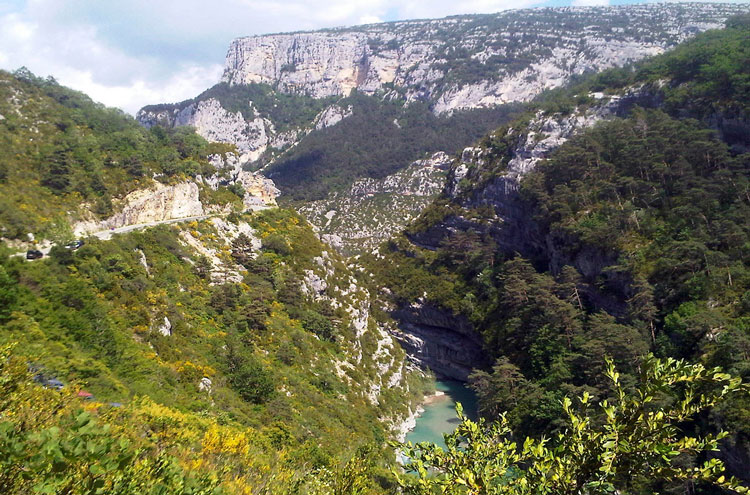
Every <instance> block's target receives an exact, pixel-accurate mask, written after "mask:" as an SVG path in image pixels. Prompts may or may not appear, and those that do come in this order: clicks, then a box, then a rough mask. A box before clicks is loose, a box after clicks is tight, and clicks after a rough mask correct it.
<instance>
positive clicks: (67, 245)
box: [65, 240, 83, 251]
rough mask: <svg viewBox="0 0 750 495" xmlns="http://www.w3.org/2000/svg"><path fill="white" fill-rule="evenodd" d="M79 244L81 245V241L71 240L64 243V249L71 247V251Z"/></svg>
mask: <svg viewBox="0 0 750 495" xmlns="http://www.w3.org/2000/svg"><path fill="white" fill-rule="evenodd" d="M81 246H83V241H81V240H77V241H73V242H70V243H68V244H66V245H65V248H66V249H72V250H73V251H75V250H76V249H78V248H79V247H81Z"/></svg>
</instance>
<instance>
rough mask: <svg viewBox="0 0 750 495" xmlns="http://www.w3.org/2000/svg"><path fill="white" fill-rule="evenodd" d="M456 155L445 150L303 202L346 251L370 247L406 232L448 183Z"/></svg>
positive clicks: (335, 243)
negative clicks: (381, 175) (447, 175)
mask: <svg viewBox="0 0 750 495" xmlns="http://www.w3.org/2000/svg"><path fill="white" fill-rule="evenodd" d="M451 163H452V158H451V157H450V156H448V155H447V154H445V153H443V152H438V153H434V154H433V155H432V156H430V157H428V158H425V159H423V160H417V161H415V162H414V163H412V164H411V165H410V166H409V167H407V168H406V169H404V170H402V171H400V172H397V173H395V174H392V175H389V176H387V177H384V178H383V179H370V178H367V179H360V180H358V181H355V182H354V184H352V185H351V186H350V187H349V189H348V190H346V191H341V192H334V193H332V194H330V195H329V196H328V197H327V198H325V199H322V200H318V201H310V202H308V203H305V204H304V205H302V206H301V207H300V208H299V211H300V213H302V214H303V215H305V217H307V219H308V221H309V222H310V223H312V224H313V225H314V226H315V227H316V228H317V229H318V231H319V232H320V233H321V238H322V239H323V240H324V241H325V242H327V243H329V244H330V245H332V246H333V247H335V248H336V249H337V250H338V251H340V252H342V253H344V254H358V253H362V252H366V251H369V250H371V249H373V248H375V247H377V246H378V245H379V244H380V243H382V242H384V241H386V240H387V239H389V238H390V237H392V236H393V235H394V234H397V233H398V232H400V231H401V230H402V229H403V228H404V227H405V226H406V225H407V224H408V222H410V221H411V220H413V219H414V218H416V217H417V216H418V215H419V213H420V212H421V211H422V209H424V208H425V207H426V206H427V205H428V204H429V203H430V202H431V201H432V200H433V199H434V198H435V197H436V196H437V195H438V193H440V191H441V190H442V189H443V186H444V184H445V175H446V169H447V168H448V167H449V166H450V164H451Z"/></svg>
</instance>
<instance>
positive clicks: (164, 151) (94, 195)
mask: <svg viewBox="0 0 750 495" xmlns="http://www.w3.org/2000/svg"><path fill="white" fill-rule="evenodd" d="M0 92H1V93H2V96H3V97H2V98H1V100H2V101H0V114H1V115H2V119H0V128H1V129H2V132H1V133H0V140H2V143H3V150H4V154H3V157H2V161H0V198H2V199H0V236H1V237H2V238H6V239H13V240H14V241H16V242H18V241H27V240H34V239H35V237H36V240H46V241H55V242H66V241H68V240H71V237H72V235H73V232H72V229H70V228H69V227H68V226H69V224H75V230H76V231H77V232H93V231H96V230H103V229H108V228H111V227H121V226H124V225H128V224H132V223H142V222H146V221H148V222H153V221H162V220H170V219H174V218H179V217H189V216H202V215H208V214H211V213H218V212H229V211H232V210H233V209H236V210H238V211H241V210H243V209H248V208H254V207H263V206H265V205H274V204H275V197H276V195H277V193H278V192H277V191H276V190H275V188H274V187H273V184H272V183H271V182H270V181H268V180H267V179H265V178H263V177H261V176H258V175H256V174H252V173H249V172H245V171H243V170H242V169H241V168H240V167H239V165H238V164H239V160H238V158H237V156H236V153H235V152H234V151H233V147H232V146H227V145H222V144H213V145H210V144H209V143H207V142H206V141H205V140H204V139H203V138H201V137H200V136H197V135H195V133H193V132H192V131H190V130H188V129H180V130H176V131H170V132H166V131H164V130H163V129H155V130H154V131H151V132H149V131H146V130H144V129H143V128H142V127H141V126H139V125H138V124H137V123H136V122H135V121H134V120H133V119H132V118H130V117H128V116H126V115H124V114H122V112H120V111H118V110H114V109H106V108H104V107H102V106H101V105H98V104H95V103H94V102H92V101H91V100H90V99H89V98H88V97H86V96H85V95H83V94H81V93H77V92H74V91H71V90H69V89H67V88H63V87H61V86H59V85H58V84H57V83H56V82H55V81H54V80H52V79H47V80H43V79H40V78H37V77H35V76H34V75H33V74H31V73H29V72H27V71H23V70H22V71H18V72H17V73H16V74H9V73H7V72H0ZM29 236H31V238H29ZM18 245H19V247H22V246H23V244H22V243H21V244H18Z"/></svg>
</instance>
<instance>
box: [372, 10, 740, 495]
mask: <svg viewBox="0 0 750 495" xmlns="http://www.w3.org/2000/svg"><path fill="white" fill-rule="evenodd" d="M728 25H729V27H728V28H727V29H725V30H722V31H715V32H708V33H705V34H703V35H700V36H698V37H696V38H695V40H693V41H691V42H689V43H686V44H685V45H684V46H681V47H679V48H678V49H676V50H675V51H673V52H670V53H668V54H665V55H663V56H660V57H657V58H655V59H653V60H650V61H647V62H644V64H642V65H641V66H639V67H638V68H637V69H636V70H632V69H627V70H622V71H620V70H618V71H610V72H608V73H605V74H603V75H600V76H596V77H595V78H594V79H593V80H592V81H587V82H585V83H582V84H581V85H579V86H578V87H577V88H574V89H571V90H568V91H567V92H565V91H563V92H559V93H556V94H554V95H546V99H545V101H544V102H542V103H541V109H542V110H545V109H546V111H547V112H549V113H550V114H552V113H554V112H560V111H563V112H566V111H570V109H572V108H574V107H576V106H581V105H594V104H595V103H594V102H593V100H591V99H590V97H589V96H588V94H589V92H590V91H593V90H596V91H601V92H603V93H605V94H606V93H612V94H617V93H618V92H619V91H621V90H622V88H625V87H629V86H632V85H641V84H644V83H646V84H653V86H651V89H652V90H654V91H656V92H657V93H658V94H659V95H660V96H659V97H657V98H654V99H653V100H652V101H654V100H655V101H658V102H660V103H659V106H660V107H661V108H663V110H643V109H635V110H633V111H631V112H630V113H629V114H628V115H627V116H624V118H619V119H614V120H612V121H610V122H604V123H600V124H599V125H598V126H596V127H594V128H593V129H590V130H588V131H585V132H582V133H581V134H580V135H578V136H577V137H574V138H573V139H571V140H570V141H568V142H567V143H565V144H564V145H563V146H561V147H560V148H559V149H558V150H557V151H555V152H554V153H552V154H551V155H550V156H549V157H548V158H547V159H546V160H543V161H542V162H540V163H539V164H538V165H537V166H536V169H535V170H534V171H533V172H531V173H530V174H529V175H528V176H526V177H525V178H524V179H523V180H522V182H521V191H520V194H519V196H518V197H516V198H515V199H512V200H509V201H514V203H512V204H511V205H509V206H507V208H508V209H507V210H505V211H503V215H504V217H503V220H498V217H497V210H496V209H495V208H496V207H497V206H496V205H493V204H492V202H491V201H486V198H487V197H488V196H487V194H486V192H485V191H484V188H486V187H489V186H490V185H491V184H493V183H494V181H496V180H497V181H500V180H503V177H504V176H505V173H506V172H505V171H506V166H507V163H508V161H509V159H510V158H511V156H512V155H511V153H512V150H513V146H514V145H515V143H517V142H518V140H519V139H520V138H519V136H521V135H523V132H524V122H523V121H522V120H519V121H517V122H514V123H513V124H512V128H513V131H510V130H509V128H503V129H500V130H499V131H497V132H495V133H493V134H492V135H490V136H489V137H488V138H487V139H485V140H484V142H483V143H482V148H483V149H484V150H485V152H486V154H484V155H483V159H484V160H485V162H484V163H481V164H479V165H473V166H474V167H476V169H475V170H473V171H470V172H469V179H464V181H463V183H462V186H461V188H460V193H459V194H457V195H456V196H455V197H449V196H447V195H445V196H444V197H442V198H440V199H438V201H437V202H436V203H435V204H434V205H433V206H432V207H430V208H429V209H428V210H427V211H426V212H425V213H424V215H423V216H422V218H421V219H419V220H418V221H417V222H416V223H415V225H414V226H413V227H412V228H411V229H410V230H409V238H406V237H402V238H400V239H394V240H393V241H391V242H390V243H387V244H386V245H384V246H383V247H382V248H381V250H380V253H379V255H378V256H376V257H373V259H372V260H371V263H372V266H373V267H374V270H375V273H376V277H377V278H378V280H379V281H380V283H382V284H383V285H385V286H387V287H389V288H390V289H391V290H392V291H393V294H394V298H395V300H396V302H397V303H398V304H406V305H408V304H411V303H412V302H414V301H417V300H419V301H421V303H423V304H424V303H430V304H433V305H437V306H440V307H442V308H444V309H445V310H446V311H450V312H453V313H455V314H460V315H464V316H466V317H467V318H468V319H469V320H470V321H471V322H472V323H473V325H474V327H475V328H476V329H477V331H478V332H479V333H480V334H481V335H482V337H483V338H484V342H485V349H486V352H487V353H488V354H489V355H490V356H492V358H493V359H494V365H493V366H492V367H491V368H490V369H486V370H477V371H476V372H475V373H474V375H473V376H472V379H471V382H472V386H473V387H474V388H475V390H476V391H477V393H478V395H479V400H480V410H481V412H482V413H483V415H484V416H485V417H487V418H490V419H491V418H496V417H497V415H498V414H500V413H502V412H504V411H507V413H505V414H506V415H505V421H506V422H507V424H508V425H509V426H510V427H511V428H512V429H513V431H514V432H515V433H516V434H520V435H530V436H533V437H535V438H539V437H540V436H541V435H543V434H544V435H554V434H556V433H557V432H561V431H564V429H565V427H566V426H565V425H566V423H565V420H564V418H565V415H564V411H563V408H562V406H561V404H563V399H564V397H565V396H573V395H575V396H580V395H583V394H590V395H591V396H592V397H595V398H596V400H600V401H601V400H611V397H612V396H613V393H614V391H613V389H612V388H611V384H609V383H608V382H606V381H602V380H601V376H602V372H603V371H604V370H605V369H606V363H605V356H611V358H612V359H613V360H614V362H615V363H616V365H617V367H618V370H619V371H620V373H621V375H620V380H621V381H622V382H623V383H624V384H626V386H631V385H633V384H634V383H636V382H637V377H638V376H639V374H640V372H641V371H642V367H643V365H644V361H643V360H642V356H644V355H645V354H646V353H647V352H649V351H651V352H653V353H655V354H656V355H658V356H661V357H677V358H686V359H688V360H690V361H698V362H701V363H704V364H705V365H706V366H710V367H713V366H721V367H723V368H724V369H726V370H727V371H729V372H731V373H732V374H736V375H739V376H741V377H744V378H746V377H747V370H748V369H749V368H748V354H747V352H745V351H744V349H746V348H747V342H748V340H747V339H748V330H749V328H750V327H748V322H750V316H749V315H750V305H748V295H749V294H750V264H749V259H748V257H747V253H748V252H749V251H750V224H748V218H750V196H748V195H747V191H748V188H749V187H750V154H749V153H747V152H746V149H745V148H743V146H741V145H740V146H738V141H737V140H736V139H735V138H734V137H733V135H731V134H729V133H727V132H724V129H723V128H722V125H721V118H717V115H718V116H721V115H725V114H723V113H722V112H727V114H726V115H729V117H731V119H733V120H734V121H735V122H736V123H737V125H741V124H742V122H743V121H744V122H745V123H746V119H747V114H746V113H743V112H744V111H745V110H743V105H745V104H746V101H745V98H744V94H745V91H746V88H745V86H746V82H747V77H748V74H747V71H748V67H750V65H748V64H747V63H745V59H746V57H747V52H746V48H744V47H743V48H740V47H739V44H741V40H747V39H748V34H749V31H748V30H749V29H750V26H749V25H748V24H747V22H746V20H745V19H742V18H740V19H734V20H732V21H730V22H729V23H728ZM743 46H744V45H743ZM717 73H722V74H725V76H726V77H721V78H716V77H714V75H715V74H717ZM620 77H623V78H624V79H620ZM608 78H613V79H614V80H616V81H617V82H616V83H612V84H610V85H607V84H605V81H607V80H608ZM721 81H724V83H726V84H724V83H721V84H719V83H720V82H721ZM542 115H543V114H542ZM686 117H694V118H699V119H701V120H700V121H697V120H692V119H690V118H686ZM708 125H714V126H715V127H716V128H718V130H719V132H717V130H716V129H710V128H707V127H708ZM740 144H741V143H740ZM509 211H510V212H511V213H510V214H509V213H508V212H509ZM514 212H515V213H514ZM519 212H520V213H519ZM513 214H517V215H518V216H517V217H512V215H513ZM509 217H510V218H509ZM520 224H523V225H524V229H525V230H523V232H524V236H525V237H524V242H517V243H516V244H513V242H514V241H513V240H512V239H511V238H509V237H506V236H508V235H513V233H512V232H513V230H512V229H513V228H517V227H518V226H519V225H520ZM438 233H439V234H438ZM429 235H441V236H442V241H441V243H440V245H439V246H438V248H437V249H435V250H428V249H424V248H420V247H419V244H420V241H421V240H422V239H427V236H429ZM409 239H412V240H414V241H415V242H411V241H410V240H409ZM431 242H432V241H431ZM427 244H429V243H427ZM423 245H426V244H423ZM508 246H511V247H510V248H509V247H508ZM394 266H395V267H397V268H396V269H394ZM748 410H750V403H749V402H748V397H747V394H739V395H735V396H732V397H731V398H729V399H728V400H727V401H726V402H724V403H723V404H722V405H720V406H717V407H716V408H714V409H713V410H711V411H706V412H704V413H703V414H701V415H700V416H698V417H697V418H696V419H695V421H694V422H692V423H690V424H689V426H688V427H687V428H689V429H694V430H695V431H700V432H703V433H707V432H712V431H716V430H717V429H719V428H726V429H727V430H728V431H729V432H730V436H729V437H728V438H727V439H725V440H724V441H722V443H721V445H722V449H723V450H722V454H721V456H722V458H723V459H725V460H726V461H727V463H728V465H729V467H730V470H731V471H732V472H733V473H735V474H736V475H738V476H741V477H745V476H746V472H745V471H743V468H742V463H741V461H736V459H738V458H743V456H745V455H746V453H747V452H748V450H750V445H748V444H747V441H746V439H747V438H748V431H750V422H749V421H748V420H747V417H748ZM691 462H693V461H691ZM653 489H655V488H654V487H653V486H650V487H641V488H631V489H630V490H631V491H633V493H641V492H643V493H646V492H649V490H653ZM664 489H665V490H666V489H667V488H664ZM639 490H640V491H639Z"/></svg>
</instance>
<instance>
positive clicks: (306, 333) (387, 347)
mask: <svg viewBox="0 0 750 495" xmlns="http://www.w3.org/2000/svg"><path fill="white" fill-rule="evenodd" d="M3 77H4V79H3V81H5V82H4V85H3V86H1V87H0V88H2V89H3V90H5V91H6V92H7V93H8V94H9V95H10V97H9V98H8V102H7V104H8V105H11V107H12V108H10V111H8V110H6V109H5V108H4V107H3V108H4V112H3V113H4V115H7V117H6V118H5V119H3V123H2V124H0V125H4V126H5V130H6V131H7V132H5V133H3V134H2V138H3V139H4V140H5V142H6V143H8V147H6V148H4V150H3V160H4V161H3V164H4V167H3V170H4V171H5V175H4V177H3V181H4V182H2V183H0V187H2V188H3V189H2V192H3V193H4V195H5V196H4V200H6V201H7V202H8V204H9V207H8V209H7V210H6V209H3V211H2V212H1V214H2V217H0V218H2V220H3V223H2V226H3V232H4V233H6V235H8V236H9V237H10V236H13V231H11V229H10V227H12V226H16V224H13V223H10V224H7V223H5V218H11V219H13V218H20V220H21V221H20V222H19V224H18V225H17V229H18V233H17V234H16V235H15V236H14V237H15V238H13V239H2V240H0V375H1V377H0V387H2V392H3V393H2V399H0V459H2V461H0V462H1V463H2V467H1V469H0V486H2V489H1V490H0V491H2V492H3V493H19V494H20V493H29V492H31V491H34V490H36V488H34V487H39V486H50V487H57V488H49V490H52V491H53V492H54V491H55V490H57V491H61V490H63V488H60V487H62V486H68V485H70V486H74V487H76V489H78V488H80V487H81V486H83V485H84V484H87V483H91V484H93V485H92V486H96V487H98V488H96V489H98V490H99V489H101V490H105V489H106V490H107V491H109V492H111V493H118V492H119V493H132V492H134V491H135V492H137V491H139V490H141V489H142V488H143V487H144V486H148V487H151V486H156V487H158V486H159V483H163V485H162V486H161V488H158V489H159V490H162V491H163V490H166V489H167V488H165V486H168V487H171V488H169V490H170V493H206V494H207V493H249V492H253V491H255V492H257V491H258V490H267V491H266V493H282V494H283V493H299V490H300V489H301V487H306V486H308V485H310V486H313V487H318V488H317V489H319V490H324V489H326V490H327V488H325V487H327V486H328V484H333V483H335V480H336V478H335V477H336V476H338V475H339V473H340V472H341V471H342V470H343V469H344V468H343V466H344V465H345V463H346V462H347V461H348V460H349V459H350V458H354V459H355V461H352V462H361V463H363V465H366V466H367V474H366V475H365V474H362V475H361V476H360V477H361V478H362V479H361V480H360V481H359V483H364V485H363V486H367V487H368V490H371V491H372V492H374V493H378V492H380V493H382V492H383V487H382V486H381V484H384V485H387V483H388V482H389V481H388V477H387V475H383V476H380V475H378V476H376V475H375V474H373V473H376V472H377V473H380V474H383V473H386V471H385V470H384V468H385V466H387V465H389V464H392V463H393V462H394V459H393V454H392V452H390V451H389V449H388V448H387V447H386V446H385V443H384V442H385V440H386V439H388V438H391V437H392V435H393V433H394V429H395V430H397V429H398V428H399V426H400V422H401V421H402V420H403V418H404V417H406V416H408V415H409V414H410V412H411V411H410V410H411V408H412V405H411V404H412V402H414V401H415V400H418V398H421V397H422V396H423V395H424V391H423V390H422V389H423V388H424V387H426V386H427V385H426V383H425V380H424V377H423V374H422V373H419V372H414V367H413V366H411V365H410V364H408V362H407V361H406V359H405V354H404V352H403V350H401V348H400V347H399V346H398V344H397V342H396V341H395V340H394V339H393V338H392V337H391V335H390V333H389V332H388V328H389V326H390V325H392V322H391V321H390V320H389V319H388V318H387V317H385V315H382V312H380V313H378V311H376V308H373V306H372V305H373V296H374V295H373V294H372V293H371V291H370V289H369V288H368V286H367V284H366V283H364V282H363V280H362V279H363V271H362V270H361V268H359V267H357V266H354V265H352V266H350V265H348V264H347V261H346V260H345V259H344V258H342V257H341V256H340V255H338V254H337V253H335V252H332V251H331V250H330V248H329V247H328V246H326V245H325V244H323V243H322V242H321V241H320V240H319V238H318V237H317V235H316V234H315V232H314V231H313V229H312V227H311V226H310V225H309V224H308V223H307V222H306V221H305V220H304V219H303V218H301V217H300V216H299V215H297V214H296V213H294V212H292V211H289V210H282V209H279V208H276V207H274V205H275V203H274V196H275V189H273V187H272V184H270V183H269V182H270V181H268V179H264V178H259V177H256V176H254V175H253V174H251V173H249V172H246V171H243V170H241V168H239V167H238V166H237V164H238V163H240V160H239V157H238V156H237V153H236V152H235V151H234V150H233V148H232V147H231V146H226V145H217V144H208V143H206V142H205V141H204V140H203V139H202V138H200V137H199V136H197V135H195V134H194V133H192V131H190V130H189V129H182V130H178V131H176V132H171V131H169V132H168V131H165V130H164V129H163V128H160V127H155V128H153V129H151V130H145V129H143V128H142V127H140V126H138V125H137V124H136V123H135V122H134V121H133V120H132V119H131V118H129V117H126V116H124V115H122V114H121V113H120V112H116V111H113V110H110V109H105V108H103V107H101V106H99V105H97V104H94V103H93V102H91V101H90V100H89V99H88V98H86V97H84V96H83V95H81V94H79V93H75V92H72V91H70V90H68V89H65V88H62V87H60V86H58V85H57V84H56V83H54V81H48V80H39V79H37V78H34V77H33V76H31V75H30V74H26V73H21V74H19V75H18V76H12V75H9V74H3ZM105 130H108V132H105ZM29 136H32V138H31V139H29ZM37 148H39V149H43V150H45V151H46V153H47V154H45V155H42V157H37V156H36V154H35V151H36V149H37ZM47 156H53V157H58V156H62V157H63V158H64V159H63V158H61V161H60V162H59V163H62V164H63V165H64V166H61V167H60V168H54V169H52V170H53V173H52V176H54V177H56V178H60V177H62V178H63V179H65V180H64V181H59V182H54V183H53V182H48V181H45V180H44V178H45V177H46V176H47V175H46V174H49V173H50V168H51V167H50V166H49V164H48V162H47V161H46V158H45V157H47ZM34 158H36V159H38V162H35V161H31V160H33V159H34ZM39 177H41V178H42V179H39ZM24 178H25V180H24ZM98 180H101V181H102V182H103V183H105V184H106V186H103V187H101V188H94V187H93V186H90V185H91V184H95V183H96V181H98ZM58 186H59V187H58ZM31 198H33V199H31ZM83 198H85V199H86V200H88V201H94V200H97V201H102V202H105V203H106V204H108V205H111V207H110V210H109V211H108V212H107V213H111V214H106V215H105V214H100V215H99V218H96V217H95V216H93V215H91V216H86V215H85V214H84V213H83V212H84V210H85V208H86V207H87V206H88V205H87V204H85V203H84V204H82V205H81V204H76V201H78V202H79V203H80V202H81V200H82V199H83ZM27 200H28V201H31V203H30V204H32V205H34V208H35V210H31V211H32V212H35V213H36V215H38V218H39V219H38V220H37V216H32V217H30V219H31V220H29V219H28V218H27V217H26V216H24V212H25V211H30V210H29V208H26V209H24V208H22V207H21V206H17V204H18V202H21V201H27ZM254 210H258V211H254ZM44 215H50V217H51V218H55V219H56V220H55V222H54V224H53V227H54V228H53V229H52V228H51V227H48V226H47V224H46V223H45V221H46V220H45V219H44ZM186 217H187V218H188V219H187V221H182V222H174V223H169V224H163V225H159V223H162V222H166V221H171V220H174V219H177V220H179V219H181V218H182V219H185V218H186ZM193 217H197V218H193ZM144 223H145V224H146V225H145V226H144V225H141V224H144ZM152 224H156V225H152ZM122 226H129V227H132V230H131V229H130V228H125V229H120V231H121V232H123V233H115V234H113V233H112V230H110V229H116V228H120V227H122ZM100 230H104V231H105V233H106V234H107V235H96V236H88V237H86V236H87V233H90V232H99V231H100ZM74 231H75V232H76V233H77V234H79V235H81V236H83V237H85V238H84V239H82V241H83V244H82V245H76V244H73V245H67V246H65V245H63V243H65V242H67V241H68V240H69V239H71V238H72V237H71V236H72V233H73V232H74ZM27 233H28V234H31V236H33V237H34V238H36V239H37V240H38V239H45V240H48V241H50V242H51V243H53V245H52V246H51V247H50V249H49V250H48V251H46V252H48V253H49V255H45V256H44V257H43V258H42V259H38V260H25V259H23V257H21V256H13V254H17V253H15V252H16V251H18V250H19V249H20V248H21V247H25V245H24V243H23V242H22V241H23V239H19V237H21V238H23V237H25V236H26V234H27ZM102 238H106V239H107V240H102ZM26 244H28V245H30V244H31V243H30V242H27V243H26ZM375 314H377V318H376V316H374V315H375ZM9 347H12V348H13V349H12V357H9V355H10V354H11V351H9V350H8V349H9ZM27 370H28V371H27ZM32 377H33V381H32V380H31V378H32ZM34 381H35V382H37V383H36V384H34ZM42 387H44V388H42ZM57 389H59V391H58V390H57ZM79 389H84V390H83V391H82V392H81V393H80V394H79V393H78V392H79ZM104 423H107V426H104ZM42 438H44V439H49V442H50V443H48V444H47V445H52V443H54V442H56V441H57V440H58V439H59V440H60V443H59V445H58V444H56V445H58V447H55V448H53V447H50V449H47V448H46V447H45V448H44V449H42V450H44V452H49V453H50V454H49V456H47V455H46V454H40V447H39V445H38V443H37V442H38V441H41V440H40V439H42ZM44 441H47V440H44ZM79 445H85V446H86V448H87V449H90V451H88V450H87V451H86V452H88V453H87V454H85V455H84V453H82V451H81V450H80V449H79V448H78V447H77V446H79ZM360 448H361V449H360ZM68 449H69V450H68ZM84 450H86V449H84ZM62 459H65V461H63V460H62ZM381 469H382V471H381ZM90 475H91V476H90ZM90 478H91V479H90ZM82 480H87V481H82ZM97 480H98V481H97ZM105 480H106V481H105ZM378 480H380V481H378ZM86 486H88V485H86ZM217 486H218V488H217ZM215 488H216V491H214V489H215ZM46 489H47V488H45V490H46ZM314 489H316V488H310V490H314ZM154 490H157V488H154ZM76 493H77V492H76ZM154 493H156V491H155V492H154ZM323 493H328V491H323Z"/></svg>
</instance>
